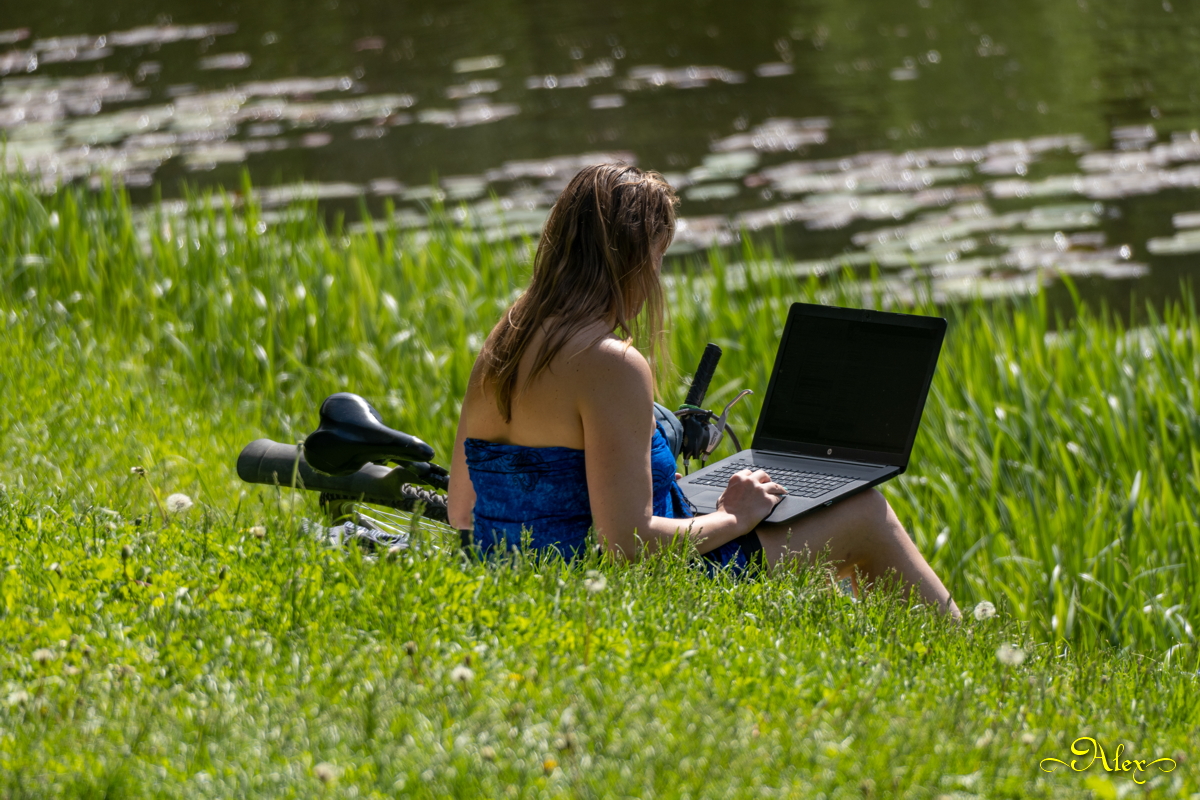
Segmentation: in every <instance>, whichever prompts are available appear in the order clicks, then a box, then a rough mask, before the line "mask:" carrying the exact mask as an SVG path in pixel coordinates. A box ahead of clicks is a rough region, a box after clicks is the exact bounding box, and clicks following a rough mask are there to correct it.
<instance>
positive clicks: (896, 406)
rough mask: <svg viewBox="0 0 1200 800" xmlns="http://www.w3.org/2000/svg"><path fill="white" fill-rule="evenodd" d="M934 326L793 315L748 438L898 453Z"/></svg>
mask: <svg viewBox="0 0 1200 800" xmlns="http://www.w3.org/2000/svg"><path fill="white" fill-rule="evenodd" d="M941 338H942V333H941V331H939V330H936V329H928V328H922V327H913V326H909V325H894V324H888V323H882V322H866V321H860V320H846V319H831V318H828V317H822V316H809V315H806V314H799V315H797V316H796V317H795V318H794V319H793V320H792V325H791V329H790V331H789V335H788V336H787V340H786V341H784V342H782V343H781V345H780V346H781V347H782V348H783V349H782V350H781V352H780V354H779V363H778V364H777V366H776V374H775V376H774V380H775V383H774V385H773V386H772V388H771V396H770V397H769V398H767V406H768V407H765V408H763V411H762V419H761V420H760V421H759V426H758V430H757V431H756V438H758V437H762V438H766V439H779V440H784V441H790V442H797V443H809V444H819V445H822V446H829V447H848V448H856V449H861V450H874V451H879V452H885V453H901V454H903V453H906V448H907V447H908V444H909V435H910V434H911V433H912V431H913V425H914V423H915V421H916V419H917V414H918V411H919V410H920V408H921V407H922V405H923V404H924V401H925V392H924V388H925V382H926V381H927V380H928V379H929V371H930V368H931V359H933V358H935V357H936V355H937V352H938V350H939V349H940V347H941Z"/></svg>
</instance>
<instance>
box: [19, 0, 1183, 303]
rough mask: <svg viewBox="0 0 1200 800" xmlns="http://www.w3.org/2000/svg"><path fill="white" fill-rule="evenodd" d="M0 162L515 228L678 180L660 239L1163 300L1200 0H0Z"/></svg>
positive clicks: (995, 285)
mask: <svg viewBox="0 0 1200 800" xmlns="http://www.w3.org/2000/svg"><path fill="white" fill-rule="evenodd" d="M6 5H7V8H6V10H5V12H4V14H3V16H0V28H2V30H0V132H2V133H3V134H4V135H5V136H6V137H7V147H6V149H5V153H4V157H5V159H6V161H7V163H8V165H9V167H10V168H11V167H13V166H15V165H17V164H18V163H21V164H23V165H24V166H25V168H26V169H28V170H29V171H31V172H32V173H33V174H35V175H36V176H38V178H39V179H40V180H41V181H43V182H44V184H45V187H46V189H47V190H51V189H52V187H53V186H54V185H55V184H56V183H58V182H62V181H92V182H98V181H100V180H101V179H102V178H101V176H102V175H106V174H108V175H112V176H114V177H115V178H116V179H117V180H119V181H121V182H124V183H125V184H126V185H128V186H129V187H130V188H131V190H132V191H133V193H134V196H135V198H136V199H138V200H140V201H145V200H148V199H149V198H150V197H151V196H152V192H153V191H155V186H156V185H157V186H158V187H160V189H161V191H162V193H163V195H164V196H166V197H171V196H173V195H178V194H179V192H180V184H181V182H183V181H187V182H189V183H191V184H193V185H201V186H203V185H213V184H223V185H226V186H229V187H231V188H232V189H235V190H236V188H237V187H238V186H239V184H240V175H241V172H242V170H243V169H246V170H249V172H250V174H251V176H252V178H253V181H254V183H255V185H256V186H258V187H260V191H261V197H262V200H263V202H264V203H266V204H267V205H269V206H282V205H284V204H286V203H287V202H288V201H290V200H291V199H293V198H296V197H316V198H320V199H321V200H322V201H323V202H324V203H326V204H327V205H328V206H329V207H331V208H334V209H339V208H341V209H345V210H347V211H348V213H349V215H350V217H351V218H353V217H354V216H356V214H357V208H358V206H359V204H360V203H361V202H366V204H367V205H368V207H370V208H371V209H372V210H373V211H375V212H376V213H380V212H382V210H383V209H384V208H385V202H387V201H390V202H391V203H392V204H394V208H395V213H396V216H397V219H398V221H399V222H400V223H401V224H403V225H407V226H412V227H415V228H418V229H419V228H420V227H421V226H422V225H424V224H425V223H426V219H427V213H426V212H427V209H428V206H429V203H430V201H431V200H433V199H435V198H437V199H443V200H445V201H446V203H447V204H448V205H449V206H450V207H451V208H452V209H454V213H455V214H456V216H457V218H458V219H459V220H460V222H462V224H466V225H472V226H476V227H478V228H479V229H480V232H481V234H482V235H484V236H489V237H499V236H509V235H513V234H515V233H522V232H535V231H536V230H537V228H538V227H539V226H540V223H541V221H542V220H543V219H544V217H545V214H546V211H547V209H548V207H549V204H550V203H551V202H552V201H553V198H554V196H555V195H556V193H557V192H558V191H559V190H560V189H561V187H562V186H563V185H564V184H565V182H566V181H567V180H568V179H569V178H570V176H571V175H572V174H573V172H574V171H575V170H576V169H578V168H579V167H580V166H582V165H584V164H586V163H589V162H592V161H595V160H597V159H604V158H622V159H625V160H629V161H633V162H636V163H637V164H639V165H641V166H643V167H646V168H651V169H657V170H659V171H661V172H663V173H664V174H666V175H667V176H668V178H669V180H671V182H672V183H673V184H674V185H675V186H676V187H677V188H678V189H679V190H680V194H681V197H682V199H683V203H682V206H681V214H682V217H683V221H682V223H681V226H680V231H679V235H678V237H677V241H676V244H675V247H674V252H675V253H677V254H686V253H688V252H694V251H696V250H698V249H702V248H705V247H708V246H710V245H712V244H734V243H736V242H737V241H738V239H739V237H740V236H744V235H759V236H762V237H764V238H767V239H768V240H769V241H770V242H771V243H772V244H773V245H774V246H775V247H776V248H777V251H778V252H779V253H780V254H781V256H782V258H783V260H782V261H781V263H780V264H779V267H780V268H781V269H785V270H790V271H793V272H795V273H796V274H807V273H809V272H813V271H817V272H820V271H824V270H828V269H831V268H836V267H837V266H838V265H841V264H846V263H848V264H850V265H852V266H856V267H864V268H865V266H866V265H868V264H871V263H875V264H878V265H879V267H880V270H881V273H882V276H883V279H882V280H883V283H884V284H885V285H886V286H887V287H889V289H891V290H895V291H897V292H901V293H902V292H903V291H904V290H905V287H907V286H911V285H913V284H914V282H915V279H917V278H920V279H921V280H920V282H921V284H922V285H926V286H932V287H933V290H934V292H935V293H936V294H938V295H939V296H956V295H962V294H970V293H982V294H984V295H989V296H1000V295H1007V294H1014V293H1020V292H1027V291H1029V290H1030V289H1031V288H1033V287H1036V286H1037V285H1038V283H1039V282H1042V283H1044V282H1053V281H1054V279H1055V276H1056V275H1058V274H1070V275H1072V276H1074V277H1075V278H1076V280H1077V281H1078V282H1079V284H1080V285H1081V286H1082V287H1083V288H1084V290H1085V291H1086V292H1087V293H1088V294H1089V295H1091V296H1093V297H1099V296H1103V297H1106V298H1108V299H1109V300H1110V301H1112V302H1114V303H1116V304H1118V305H1124V304H1127V303H1128V300H1129V297H1130V296H1131V295H1133V296H1136V297H1137V298H1150V299H1154V298H1163V297H1169V296H1173V295H1176V294H1178V292H1179V286H1180V279H1181V278H1183V277H1186V276H1188V275H1189V274H1190V271H1191V269H1192V267H1193V265H1194V264H1195V263H1196V258H1197V256H1196V253H1198V252H1200V106H1198V103H1197V91H1198V90H1197V86H1200V36H1198V35H1197V34H1198V33H1200V4H1198V3H1184V2H1182V1H1181V0H1180V1H1179V2H1175V0H1171V1H1170V2H1159V1H1158V0H1136V2H1135V0H1109V1H1108V2H1105V3H1094V4H1093V3H1092V2H1091V0H1013V2H1009V3H1002V4H991V3H980V2H977V0H783V1H782V2H780V1H777V2H769V3H768V2H762V1H761V0H752V1H751V2H747V3H737V4H729V3H717V2H705V1H702V0H686V2H685V1H684V0H659V2H655V3H635V2H626V1H625V0H621V1H620V2H612V3H604V4H599V3H563V2H553V3H552V2H544V1H543V0H531V1H530V2H526V3H520V4H518V3H512V2H502V1H500V2H496V1H493V2H489V3H482V2H476V3H466V2H428V1H427V0H415V1H413V2H403V1H401V2H396V1H392V2H386V3H385V2H363V1H361V0H360V1H358V2H350V1H349V0H320V2H298V1H297V0H287V2H282V1H281V0H260V2H256V3H244V2H227V1H226V0H218V1H217V2H209V3H204V4H200V3H189V2H179V1H178V0H161V1H160V2H153V1H151V2H146V1H145V0H139V2H136V3H134V2H128V0H108V1H107V2H105V3H84V2H80V1H79V0H59V2H54V3H46V4H32V3H22V4H12V3H8V4H6Z"/></svg>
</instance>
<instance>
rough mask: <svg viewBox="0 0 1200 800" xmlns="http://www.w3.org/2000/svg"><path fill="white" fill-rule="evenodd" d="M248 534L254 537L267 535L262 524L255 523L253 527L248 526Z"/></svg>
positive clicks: (259, 537)
mask: <svg viewBox="0 0 1200 800" xmlns="http://www.w3.org/2000/svg"><path fill="white" fill-rule="evenodd" d="M250 535H251V536H253V537H254V538H255V539H262V538H264V537H265V536H266V535H267V529H266V528H264V527H263V526H262V525H255V526H254V527H252V528H250Z"/></svg>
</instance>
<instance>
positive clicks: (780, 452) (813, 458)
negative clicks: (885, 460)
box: [752, 447, 896, 468]
mask: <svg viewBox="0 0 1200 800" xmlns="http://www.w3.org/2000/svg"><path fill="white" fill-rule="evenodd" d="M752 450H753V451H754V452H755V453H766V454H767V455H771V456H784V457H785V458H806V459H808V460H810V461H827V462H829V463H830V464H845V463H847V462H849V463H851V464H863V465H865V466H868V467H879V468H883V467H894V466H896V465H895V464H876V463H875V462H873V461H855V460H854V459H851V458H821V457H820V456H806V455H802V454H800V453H788V452H786V451H784V450H765V449H763V448H760V447H755V448H752Z"/></svg>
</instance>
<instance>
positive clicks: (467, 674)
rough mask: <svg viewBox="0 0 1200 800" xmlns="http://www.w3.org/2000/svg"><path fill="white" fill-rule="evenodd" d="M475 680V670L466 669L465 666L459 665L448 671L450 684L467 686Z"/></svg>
mask: <svg viewBox="0 0 1200 800" xmlns="http://www.w3.org/2000/svg"><path fill="white" fill-rule="evenodd" d="M474 679H475V670H473V669H471V668H470V667H468V666H467V665H466V664H459V665H458V666H457V667H455V668H454V669H452V670H450V681H451V682H452V683H462V684H467V683H470V682H471V681H473V680H474Z"/></svg>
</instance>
